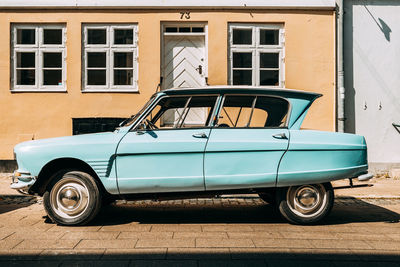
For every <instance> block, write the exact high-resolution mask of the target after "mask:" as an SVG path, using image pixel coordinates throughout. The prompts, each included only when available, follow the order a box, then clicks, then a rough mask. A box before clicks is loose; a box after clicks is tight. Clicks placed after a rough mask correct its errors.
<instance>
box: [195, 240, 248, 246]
mask: <svg viewBox="0 0 400 267" xmlns="http://www.w3.org/2000/svg"><path fill="white" fill-rule="evenodd" d="M196 247H199V248H206V247H208V248H232V247H239V248H240V247H254V243H253V241H252V240H251V239H240V238H229V239H227V238H196Z"/></svg>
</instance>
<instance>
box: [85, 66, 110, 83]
mask: <svg viewBox="0 0 400 267" xmlns="http://www.w3.org/2000/svg"><path fill="white" fill-rule="evenodd" d="M87 72H88V81H87V84H88V85H106V70H88V71H87Z"/></svg>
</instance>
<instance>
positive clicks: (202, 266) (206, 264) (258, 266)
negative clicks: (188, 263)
mask: <svg viewBox="0 0 400 267" xmlns="http://www.w3.org/2000/svg"><path fill="white" fill-rule="evenodd" d="M214 266H215V267H223V266H227V267H228V266H229V267H231V266H232V267H242V266H243V267H248V266H252V267H267V264H266V263H265V262H264V261H263V260H202V261H199V267H214Z"/></svg>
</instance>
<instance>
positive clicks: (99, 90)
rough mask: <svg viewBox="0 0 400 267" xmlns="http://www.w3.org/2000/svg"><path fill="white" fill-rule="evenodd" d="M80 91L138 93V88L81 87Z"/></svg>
mask: <svg viewBox="0 0 400 267" xmlns="http://www.w3.org/2000/svg"><path fill="white" fill-rule="evenodd" d="M81 91H82V93H139V89H137V88H136V89H82V90H81Z"/></svg>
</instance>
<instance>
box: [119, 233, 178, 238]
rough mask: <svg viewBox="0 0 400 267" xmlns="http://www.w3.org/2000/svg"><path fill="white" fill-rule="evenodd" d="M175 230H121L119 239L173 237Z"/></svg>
mask: <svg viewBox="0 0 400 267" xmlns="http://www.w3.org/2000/svg"><path fill="white" fill-rule="evenodd" d="M173 235H174V233H173V232H121V233H120V234H119V235H118V239H132V238H134V239H145V238H150V239H157V238H172V236H173Z"/></svg>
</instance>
